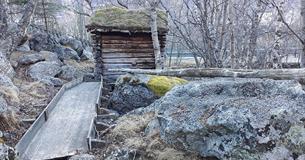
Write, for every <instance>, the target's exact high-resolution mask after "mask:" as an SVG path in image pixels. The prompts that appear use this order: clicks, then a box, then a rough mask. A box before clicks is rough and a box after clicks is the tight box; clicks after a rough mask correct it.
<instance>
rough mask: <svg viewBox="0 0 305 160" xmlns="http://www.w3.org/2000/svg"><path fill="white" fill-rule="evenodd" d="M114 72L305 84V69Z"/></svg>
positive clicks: (139, 70) (125, 70) (135, 70)
mask: <svg viewBox="0 0 305 160" xmlns="http://www.w3.org/2000/svg"><path fill="white" fill-rule="evenodd" d="M109 71H112V72H118V71H119V72H128V73H134V74H151V75H162V76H176V77H235V78H268V79H275V80H298V81H299V82H300V83H301V84H305V69H262V70H244V69H226V68H215V69H213V68H212V69H203V68H189V69H168V70H142V69H109Z"/></svg>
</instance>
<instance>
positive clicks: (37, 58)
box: [18, 53, 45, 65]
mask: <svg viewBox="0 0 305 160" xmlns="http://www.w3.org/2000/svg"><path fill="white" fill-rule="evenodd" d="M44 60H45V58H44V57H43V56H42V55H40V54H38V53H35V54H24V55H22V56H21V57H19V59H18V64H19V65H30V64H34V63H37V62H41V61H44Z"/></svg>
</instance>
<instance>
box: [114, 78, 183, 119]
mask: <svg viewBox="0 0 305 160" xmlns="http://www.w3.org/2000/svg"><path fill="white" fill-rule="evenodd" d="M185 83H187V81H186V80H184V79H181V78H176V77H165V76H151V75H131V74H127V75H124V76H121V77H119V78H118V80H117V81H116V86H115V89H114V91H113V93H112V96H111V98H110V103H109V107H110V108H112V109H114V110H116V111H118V112H119V113H121V114H124V113H126V112H129V111H131V110H133V109H136V108H141V107H146V106H148V105H150V104H151V103H153V102H154V101H155V100H156V99H158V98H159V97H161V96H163V95H165V94H166V92H168V91H170V90H171V89H172V88H173V87H175V86H177V85H181V84H185Z"/></svg>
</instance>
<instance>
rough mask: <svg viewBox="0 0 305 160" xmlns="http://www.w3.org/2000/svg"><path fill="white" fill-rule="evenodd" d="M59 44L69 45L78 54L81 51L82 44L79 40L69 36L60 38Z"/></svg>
mask: <svg viewBox="0 0 305 160" xmlns="http://www.w3.org/2000/svg"><path fill="white" fill-rule="evenodd" d="M59 42H60V44H61V45H63V46H69V47H71V48H72V49H73V50H75V51H76V52H77V53H78V56H81V55H82V53H83V50H84V48H83V45H82V43H81V42H80V41H79V40H76V39H73V38H69V37H64V38H61V39H60V41H59Z"/></svg>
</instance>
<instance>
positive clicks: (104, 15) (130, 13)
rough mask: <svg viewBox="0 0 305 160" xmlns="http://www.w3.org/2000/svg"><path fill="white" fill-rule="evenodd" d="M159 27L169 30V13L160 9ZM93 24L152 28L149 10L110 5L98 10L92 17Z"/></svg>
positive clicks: (117, 27)
mask: <svg viewBox="0 0 305 160" xmlns="http://www.w3.org/2000/svg"><path fill="white" fill-rule="evenodd" d="M157 23H158V29H159V30H167V24H168V22H167V14H166V13H165V12H164V11H160V10H159V11H158V22H157ZM91 25H93V26H99V27H101V28H106V29H107V28H113V29H122V30H125V29H126V30H150V15H149V11H148V10H127V9H125V8H119V7H110V8H103V9H99V10H97V11H96V12H95V13H94V15H93V16H92V17H91Z"/></svg>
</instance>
